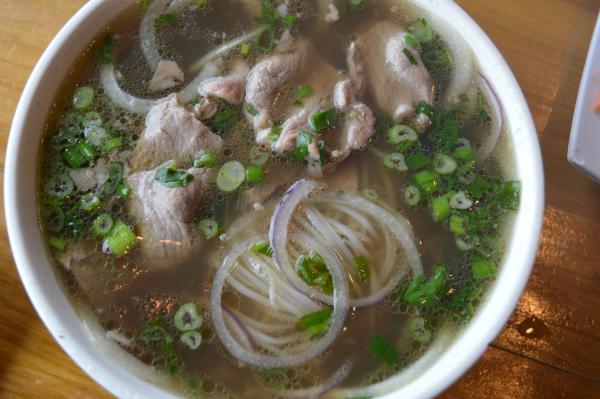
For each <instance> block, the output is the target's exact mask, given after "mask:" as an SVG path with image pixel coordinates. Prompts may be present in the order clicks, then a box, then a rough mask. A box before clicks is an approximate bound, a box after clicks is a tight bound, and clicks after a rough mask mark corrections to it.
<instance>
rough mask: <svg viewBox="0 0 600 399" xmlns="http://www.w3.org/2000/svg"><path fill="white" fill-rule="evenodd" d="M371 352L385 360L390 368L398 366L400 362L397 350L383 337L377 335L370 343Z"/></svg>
mask: <svg viewBox="0 0 600 399" xmlns="http://www.w3.org/2000/svg"><path fill="white" fill-rule="evenodd" d="M369 352H370V353H371V354H372V355H373V356H375V357H377V358H379V359H381V360H383V361H384V362H385V363H387V364H388V365H390V366H394V365H396V363H397V361H398V352H397V351H396V348H394V346H393V345H392V344H391V343H390V342H389V341H388V340H387V339H385V338H384V337H383V336H381V335H379V334H375V335H374V336H373V338H371V341H370V342H369Z"/></svg>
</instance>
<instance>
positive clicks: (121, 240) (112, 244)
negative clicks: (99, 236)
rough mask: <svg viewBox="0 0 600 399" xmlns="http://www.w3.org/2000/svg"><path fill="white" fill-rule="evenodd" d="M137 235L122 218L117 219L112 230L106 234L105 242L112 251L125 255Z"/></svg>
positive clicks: (118, 254)
mask: <svg viewBox="0 0 600 399" xmlns="http://www.w3.org/2000/svg"><path fill="white" fill-rule="evenodd" d="M136 240H137V237H136V236H135V234H134V233H133V231H132V230H131V228H130V227H129V226H127V225H126V224H125V223H124V222H123V221H122V220H117V221H116V223H115V224H114V226H113V228H112V230H110V232H109V233H108V234H107V235H106V237H105V241H104V242H105V243H106V246H107V247H108V248H109V249H110V251H111V252H112V253H113V254H115V255H117V256H123V255H124V254H125V253H126V252H127V251H128V250H129V249H130V248H131V247H132V246H133V245H134V244H135V242H136Z"/></svg>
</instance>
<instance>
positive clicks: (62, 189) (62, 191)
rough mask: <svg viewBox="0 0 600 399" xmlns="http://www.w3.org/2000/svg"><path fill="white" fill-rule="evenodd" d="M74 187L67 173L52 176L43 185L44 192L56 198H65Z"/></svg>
mask: <svg viewBox="0 0 600 399" xmlns="http://www.w3.org/2000/svg"><path fill="white" fill-rule="evenodd" d="M74 189H75V183H73V179H71V176H69V175H68V174H67V173H61V174H58V175H55V176H52V177H51V178H50V179H48V181H47V182H46V184H45V185H44V191H45V192H46V194H48V195H50V196H52V197H56V198H65V197H67V196H68V195H69V194H71V193H72V192H73V190H74Z"/></svg>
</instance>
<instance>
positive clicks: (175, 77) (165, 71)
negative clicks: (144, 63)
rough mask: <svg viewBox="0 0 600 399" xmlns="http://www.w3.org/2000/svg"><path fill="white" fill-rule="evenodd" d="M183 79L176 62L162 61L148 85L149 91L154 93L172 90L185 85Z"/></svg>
mask: <svg viewBox="0 0 600 399" xmlns="http://www.w3.org/2000/svg"><path fill="white" fill-rule="evenodd" d="M183 79H184V76H183V72H182V71H181V69H179V65H177V63H176V62H175V61H168V60H160V61H159V63H158V65H157V66H156V70H155V71H154V76H153V77H152V80H150V84H149V85H148V91H149V92H150V93H154V92H157V91H163V90H167V89H172V88H173V87H176V86H179V85H180V84H181V83H183Z"/></svg>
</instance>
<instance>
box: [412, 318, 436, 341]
mask: <svg viewBox="0 0 600 399" xmlns="http://www.w3.org/2000/svg"><path fill="white" fill-rule="evenodd" d="M408 328H409V330H410V335H411V337H412V338H413V339H414V340H415V341H418V342H423V343H425V342H429V340H430V339H431V331H430V330H428V329H427V327H426V326H425V319H423V318H422V317H419V316H415V317H412V318H411V319H410V320H409V321H408Z"/></svg>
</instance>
